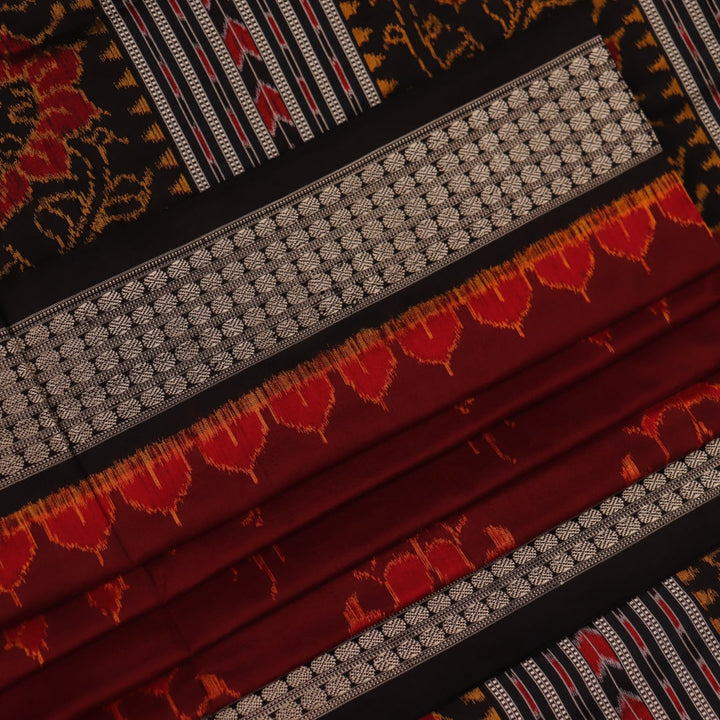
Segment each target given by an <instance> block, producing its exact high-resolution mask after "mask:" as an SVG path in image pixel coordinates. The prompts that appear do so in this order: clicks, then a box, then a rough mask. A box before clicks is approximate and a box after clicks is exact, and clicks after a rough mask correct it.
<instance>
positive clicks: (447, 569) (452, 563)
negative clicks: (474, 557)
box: [424, 538, 475, 583]
mask: <svg viewBox="0 0 720 720" xmlns="http://www.w3.org/2000/svg"><path fill="white" fill-rule="evenodd" d="M424 554H425V557H426V558H427V559H428V562H429V563H430V565H431V566H432V569H433V570H434V571H435V573H436V574H437V576H438V577H439V578H440V579H441V580H442V581H443V582H444V583H450V582H453V581H454V580H457V579H458V578H459V577H462V576H463V575H467V574H468V573H469V572H471V571H472V570H474V569H475V568H474V566H473V565H472V563H471V562H470V561H469V560H468V559H467V557H466V556H465V553H464V552H463V551H462V549H461V548H460V546H459V545H458V543H457V542H453V541H452V540H450V539H448V538H435V539H434V540H431V541H430V542H428V543H426V544H425V548H424Z"/></svg>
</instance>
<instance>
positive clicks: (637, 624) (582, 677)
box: [425, 577, 720, 720]
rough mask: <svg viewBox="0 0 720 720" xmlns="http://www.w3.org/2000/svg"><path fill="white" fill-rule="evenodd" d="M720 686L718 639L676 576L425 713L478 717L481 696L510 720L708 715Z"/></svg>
mask: <svg viewBox="0 0 720 720" xmlns="http://www.w3.org/2000/svg"><path fill="white" fill-rule="evenodd" d="M716 582H717V580H716ZM719 690H720V640H719V638H718V636H717V634H716V631H715V630H714V629H713V628H712V625H711V624H710V623H709V621H708V618H707V616H706V615H705V613H703V612H702V609H701V608H700V607H698V605H696V601H694V600H693V596H692V594H691V593H690V592H688V591H687V590H686V589H685V588H683V586H682V585H681V584H680V583H679V582H678V579H677V578H676V577H671V578H668V579H667V580H665V581H664V582H663V583H661V584H660V585H657V586H656V587H654V588H652V589H651V590H649V591H647V592H645V593H643V594H642V595H640V596H638V597H635V598H633V599H632V600H630V602H628V603H626V604H625V605H623V606H621V607H619V608H617V609H615V610H613V611H612V612H611V613H608V614H607V615H605V616H603V617H600V618H598V619H596V620H595V621H594V622H593V623H592V624H591V625H588V626H586V627H584V628H582V629H580V630H578V631H577V632H575V633H573V635H571V636H569V637H566V638H564V639H563V640H561V641H560V642H558V643H556V644H555V645H552V646H550V647H548V648H546V649H544V650H543V651H541V652H539V653H536V654H534V655H532V656H531V657H529V658H527V659H525V660H524V661H523V662H522V663H520V664H518V665H516V666H514V667H513V668H512V669H511V670H508V671H506V672H504V673H502V674H501V675H498V676H497V677H495V678H493V679H491V680H489V681H488V682H486V683H485V684H484V685H483V686H481V687H480V688H477V689H475V690H471V691H470V692H468V693H466V694H465V695H463V696H462V698H461V700H460V701H455V702H453V703H452V704H451V705H449V706H445V707H443V708H442V710H441V711H440V712H438V713H431V714H430V715H428V716H427V717H426V718H425V720H439V719H440V718H447V720H470V718H477V717H479V715H477V714H476V713H477V706H476V701H477V702H483V701H485V702H487V703H489V704H491V705H492V706H493V709H494V710H495V711H496V712H498V713H499V714H500V716H501V717H503V718H507V720H532V719H536V718H550V717H554V718H566V719H569V718H572V719H573V720H574V719H575V718H577V720H593V719H594V718H618V719H619V718H634V719H635V720H657V719H658V718H691V717H697V718H702V719H703V720H709V719H710V718H717V717H718V714H719V713H720V694H719V693H718V691H719ZM486 717H492V716H491V715H487V716H486Z"/></svg>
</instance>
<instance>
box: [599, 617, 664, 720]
mask: <svg viewBox="0 0 720 720" xmlns="http://www.w3.org/2000/svg"><path fill="white" fill-rule="evenodd" d="M593 625H594V626H595V627H596V628H597V630H598V631H599V632H600V633H602V635H603V637H604V638H605V640H607V642H608V644H609V645H610V647H611V648H612V649H613V650H614V651H615V654H616V655H617V656H618V658H619V659H620V662H621V663H622V665H623V668H624V669H625V672H626V673H627V674H628V677H629V678H630V680H631V682H632V683H633V685H634V686H635V688H636V689H637V691H638V692H639V693H640V696H641V697H642V699H643V702H644V703H645V704H646V705H647V706H648V708H649V709H650V712H652V714H653V718H654V720H659V718H667V715H666V714H665V711H664V710H663V708H662V705H660V701H659V700H658V699H657V697H656V696H655V693H653V691H652V689H651V688H650V686H649V685H648V684H647V682H645V678H644V677H643V674H642V673H641V672H640V668H639V667H638V666H637V665H636V664H635V661H634V660H633V658H632V655H631V654H630V652H629V651H628V649H627V647H626V646H625V643H623V641H622V640H621V639H620V636H619V635H618V634H617V633H616V632H615V630H613V629H612V627H611V626H610V624H609V623H608V622H607V620H605V619H604V618H599V619H598V620H596V621H595V622H594V623H593ZM668 720H669V718H668Z"/></svg>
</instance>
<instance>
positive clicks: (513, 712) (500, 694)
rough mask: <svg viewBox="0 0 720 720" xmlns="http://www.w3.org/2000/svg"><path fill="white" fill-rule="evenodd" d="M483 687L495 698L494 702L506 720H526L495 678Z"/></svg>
mask: <svg viewBox="0 0 720 720" xmlns="http://www.w3.org/2000/svg"><path fill="white" fill-rule="evenodd" d="M485 687H486V688H487V689H488V692H490V693H491V694H492V695H493V696H494V697H495V701H496V702H497V704H498V705H500V707H501V708H502V709H503V711H504V712H505V714H506V715H507V716H508V720H526V718H524V717H523V714H522V713H521V712H520V709H519V708H518V706H517V705H516V704H515V702H514V701H513V699H512V698H511V697H510V695H508V693H507V691H506V690H505V688H504V687H503V686H502V685H501V684H500V683H499V682H498V681H497V680H496V679H495V678H493V679H492V680H488V681H487V683H485Z"/></svg>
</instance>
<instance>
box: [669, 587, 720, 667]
mask: <svg viewBox="0 0 720 720" xmlns="http://www.w3.org/2000/svg"><path fill="white" fill-rule="evenodd" d="M663 585H664V586H665V587H666V588H667V590H668V592H670V593H671V594H672V596H673V597H674V598H675V599H676V600H677V601H678V603H679V604H680V606H681V607H682V609H683V610H684V611H685V612H686V613H687V614H688V617H689V618H690V619H691V620H692V622H693V625H694V626H695V629H696V630H697V632H698V635H700V637H701V638H702V639H703V642H704V643H705V644H706V645H707V647H708V649H709V650H710V653H711V654H712V656H713V657H714V658H717V659H718V661H719V662H720V641H718V638H717V635H716V632H715V630H714V629H713V628H711V627H710V626H709V625H708V623H707V621H706V620H705V617H704V616H703V615H702V613H701V612H700V611H699V610H698V609H697V607H696V605H695V600H693V599H692V597H691V596H690V595H689V594H688V592H687V590H685V588H684V587H683V586H682V585H680V583H679V582H677V580H676V579H675V578H668V579H667V580H665V582H664V583H663Z"/></svg>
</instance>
